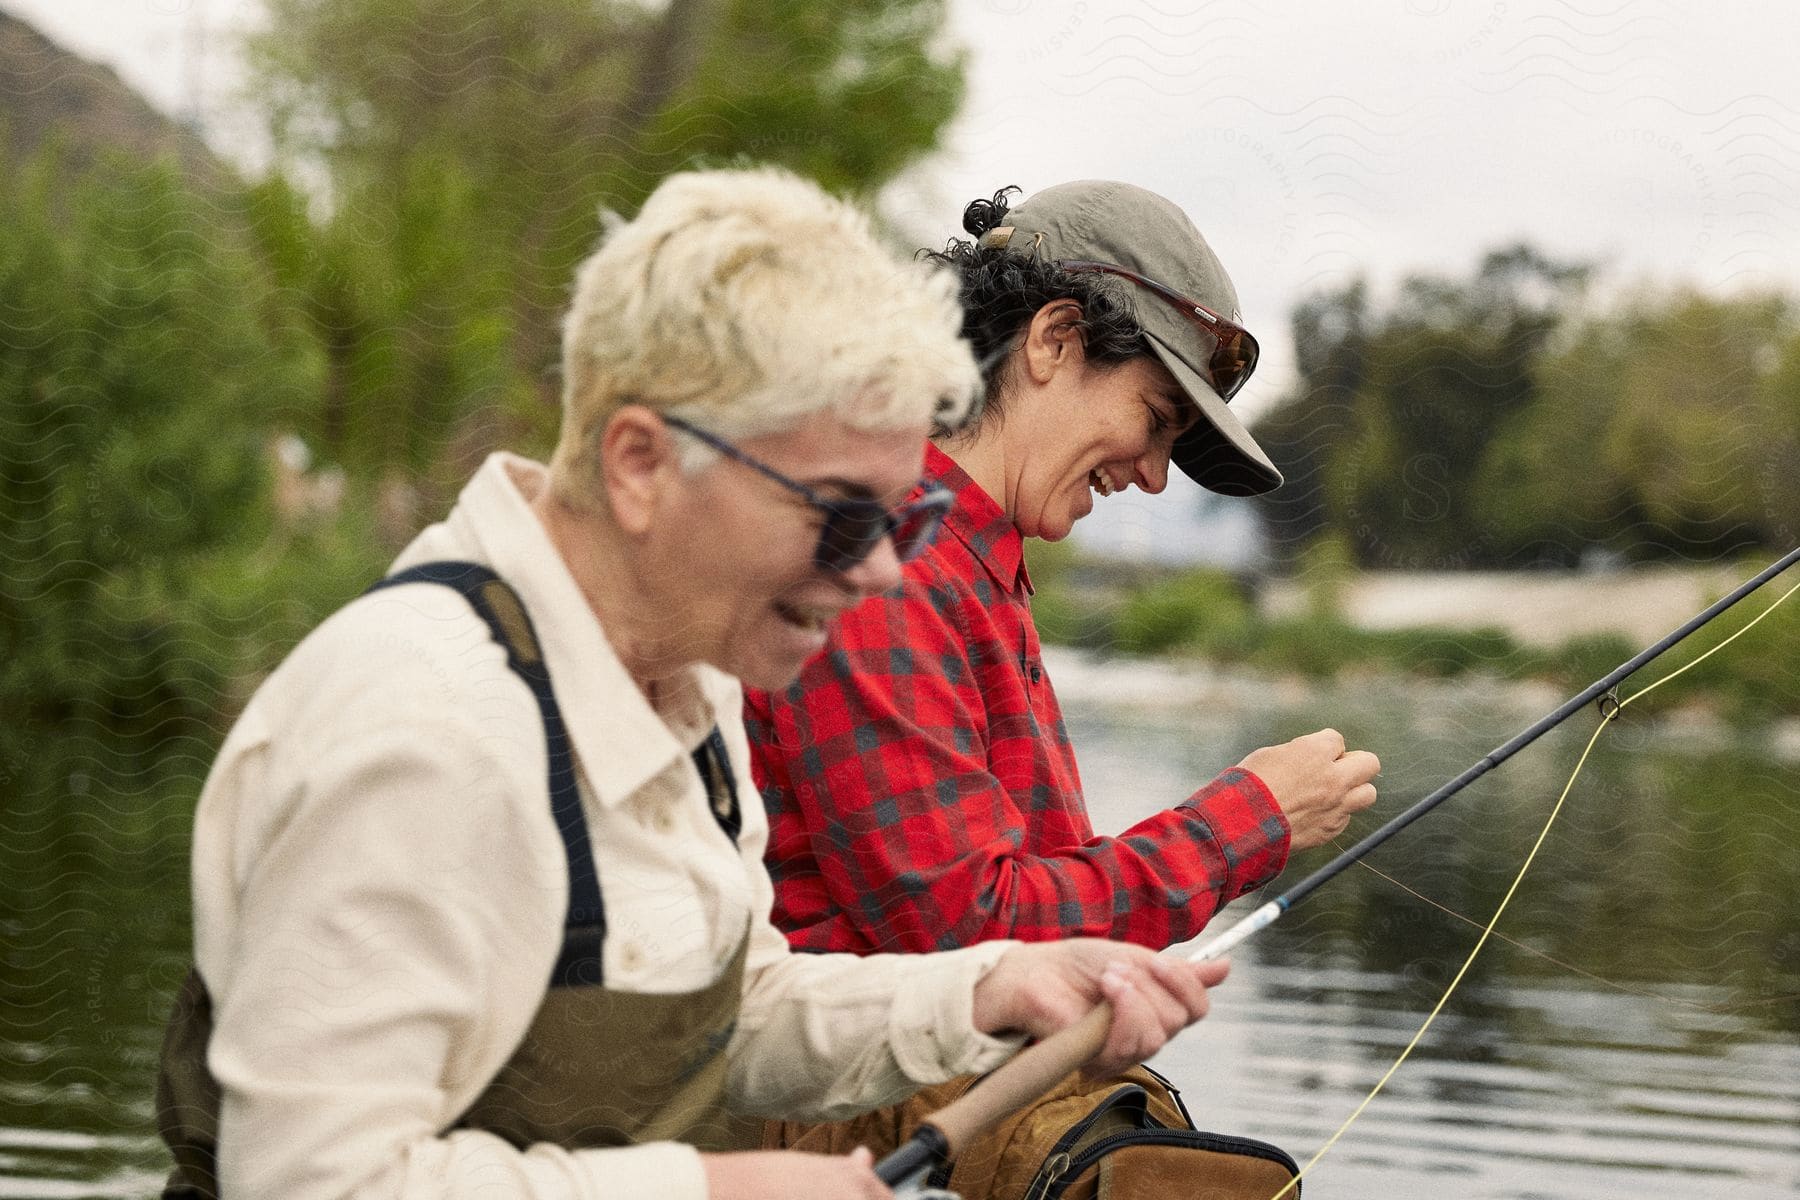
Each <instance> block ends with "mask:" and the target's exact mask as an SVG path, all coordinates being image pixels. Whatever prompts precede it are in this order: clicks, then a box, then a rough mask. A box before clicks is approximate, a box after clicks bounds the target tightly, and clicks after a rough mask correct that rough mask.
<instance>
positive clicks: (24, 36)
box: [0, 11, 230, 182]
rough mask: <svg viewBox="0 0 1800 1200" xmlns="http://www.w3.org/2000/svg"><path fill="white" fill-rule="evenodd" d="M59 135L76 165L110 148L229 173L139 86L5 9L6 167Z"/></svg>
mask: <svg viewBox="0 0 1800 1200" xmlns="http://www.w3.org/2000/svg"><path fill="white" fill-rule="evenodd" d="M52 138H56V139H60V141H61V144H62V146H63V149H64V153H65V155H66V163H67V166H68V167H69V168H70V169H73V170H80V169H82V168H84V167H87V166H90V165H92V164H93V163H94V162H96V161H97V160H98V159H99V158H100V157H101V156H102V155H103V154H105V153H106V152H107V151H116V152H119V153H121V154H123V155H125V156H127V157H129V158H132V159H137V160H145V159H156V158H173V159H174V160H175V161H177V162H179V163H180V164H181V166H182V168H183V169H184V170H185V171H187V172H188V173H189V174H190V175H191V176H193V177H195V178H197V179H200V180H203V181H209V182H210V181H222V180H224V179H225V178H227V177H228V176H229V174H230V172H229V169H228V168H226V167H225V166H224V165H223V164H222V163H221V162H220V161H219V159H218V158H217V157H215V156H214V155H213V154H212V152H211V151H210V150H208V149H207V147H206V144H205V142H203V141H202V140H201V139H200V137H199V136H198V135H197V134H195V133H194V132H193V131H191V130H189V129H187V128H185V127H184V126H183V125H182V124H181V123H180V122H178V121H176V120H174V119H173V118H171V117H168V116H166V115H164V114H163V113H162V112H160V111H158V110H157V109H156V108H155V107H153V106H152V105H151V104H150V103H149V102H148V101H146V100H145V99H144V98H143V97H142V96H140V95H138V94H137V93H136V92H135V91H133V90H132V89H131V88H130V87H129V86H128V85H127V84H126V83H125V82H124V81H123V80H121V79H120V78H119V77H118V75H117V74H115V73H114V72H113V70H112V68H110V67H105V66H101V65H100V64H99V63H94V62H90V61H88V60H87V59H85V58H82V57H81V56H80V55H78V54H74V53H72V52H70V51H68V50H65V49H63V48H62V47H61V46H59V45H57V44H56V43H55V42H53V41H51V40H50V39H49V38H47V37H45V36H44V35H43V34H42V33H39V32H38V31H37V29H36V28H34V27H33V26H32V25H30V24H29V23H27V22H25V21H22V20H20V19H19V18H17V17H14V16H11V15H9V14H7V13H6V12H4V11H0V169H9V168H11V167H12V166H13V165H15V164H17V163H19V162H22V161H24V160H26V159H28V158H29V157H30V156H31V155H32V154H33V153H35V152H36V151H37V150H38V149H39V147H41V146H42V145H43V144H44V143H45V142H46V141H48V140H50V139H52Z"/></svg>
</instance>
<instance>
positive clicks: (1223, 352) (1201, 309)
mask: <svg viewBox="0 0 1800 1200" xmlns="http://www.w3.org/2000/svg"><path fill="white" fill-rule="evenodd" d="M1056 265H1057V266H1059V267H1061V268H1062V269H1063V270H1065V271H1071V272H1074V273H1076V274H1082V273H1084V272H1099V273H1102V274H1106V275H1117V276H1120V277H1121V278H1123V279H1129V280H1131V282H1133V283H1135V284H1137V285H1138V286H1139V287H1141V288H1143V289H1144V290H1145V291H1147V292H1149V293H1150V294H1151V295H1153V296H1155V297H1156V298H1157V299H1158V300H1161V301H1162V302H1163V303H1165V304H1167V305H1169V307H1171V308H1173V309H1174V310H1175V311H1176V312H1178V313H1180V314H1181V316H1182V317H1183V318H1184V319H1185V320H1186V321H1187V322H1188V324H1190V325H1192V326H1193V327H1194V328H1195V330H1196V331H1198V332H1199V334H1200V339H1201V341H1202V343H1203V344H1205V345H1206V346H1207V348H1208V349H1207V355H1206V362H1205V364H1204V365H1203V366H1202V368H1201V373H1202V374H1203V375H1205V377H1206V382H1207V384H1208V385H1209V386H1210V387H1211V388H1212V390H1213V391H1215V392H1217V393H1219V399H1221V400H1230V399H1231V398H1232V397H1233V396H1235V395H1237V394H1238V389H1239V388H1241V387H1243V386H1244V384H1245V383H1246V382H1247V381H1248V380H1249V378H1250V372H1252V371H1254V370H1256V359H1257V356H1258V355H1259V354H1260V353H1261V350H1260V348H1259V347H1258V346H1257V344H1256V339H1255V338H1253V337H1251V336H1250V331H1249V330H1248V329H1245V328H1244V327H1243V326H1242V325H1239V324H1238V323H1237V322H1236V321H1233V320H1230V319H1228V318H1225V317H1221V316H1220V315H1219V314H1218V313H1216V312H1214V311H1213V310H1212V309H1210V308H1208V307H1206V305H1204V304H1202V303H1200V302H1199V301H1198V300H1193V299H1189V298H1188V297H1186V296H1184V295H1182V294H1181V293H1180V292H1178V291H1176V290H1175V289H1174V288H1172V287H1170V286H1168V285H1167V284H1164V283H1158V282H1156V280H1154V279H1149V278H1146V277H1145V276H1143V275H1139V274H1138V273H1137V272H1136V271H1130V270H1127V269H1126V268H1124V267H1121V266H1119V265H1118V264H1116V263H1105V262H1091V261H1088V260H1086V259H1076V258H1071V259H1064V260H1062V261H1061V262H1058V263H1057V264H1056Z"/></svg>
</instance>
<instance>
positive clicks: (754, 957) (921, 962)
mask: <svg viewBox="0 0 1800 1200" xmlns="http://www.w3.org/2000/svg"><path fill="white" fill-rule="evenodd" d="M544 479H545V473H544V469H543V468H542V467H541V466H539V465H538V464H536V463H531V462H528V461H526V460H524V459H520V458H516V457H513V456H510V455H495V456H493V457H492V458H490V459H489V460H488V461H487V463H486V464H485V465H484V466H483V467H482V468H481V470H480V471H479V472H478V473H477V474H476V475H475V477H474V478H473V479H472V480H471V481H470V483H469V485H468V487H467V488H466V489H465V491H464V492H463V494H462V497H461V499H460V500H459V501H458V503H457V506H456V508H455V509H454V511H452V513H451V514H450V516H449V518H448V519H447V520H445V521H444V522H443V523H442V524H439V525H435V526H433V527H432V528H430V529H428V530H426V531H425V532H424V533H422V534H421V535H420V536H419V537H418V539H417V540H416V541H415V542H414V543H413V544H412V545H411V546H409V547H408V548H407V550H406V552H405V553H404V554H402V555H401V556H400V558H399V560H398V561H397V562H396V563H395V568H396V569H400V568H404V567H408V566H412V565H414V564H416V563H421V562H427V561H432V560H437V559H460V560H472V561H475V562H480V563H485V564H487V565H489V566H491V567H492V568H493V569H494V570H495V571H497V572H498V573H499V574H500V575H501V577H502V578H504V579H506V580H507V582H509V583H510V584H511V585H512V586H513V587H514V588H515V589H516V590H517V591H518V593H519V595H520V596H521V597H522V598H523V600H524V602H525V605H526V608H527V609H528V610H529V611H530V613H531V616H532V619H533V621H534V623H535V625H536V628H537V632H538V636H539V639H540V640H541V642H542V643H543V647H544V652H545V657H546V659H547V661H548V663H549V666H550V675H551V679H552V681H553V684H554V686H555V688H556V692H557V698H558V701H559V703H560V704H561V707H562V711H563V715H564V717H565V719H566V722H567V725H568V728H569V733H570V738H571V741H572V744H573V747H574V751H575V755H576V759H577V762H578V767H579V774H580V781H579V782H580V790H581V799H582V803H583V806H584V808H585V810H586V815H587V820H588V828H589V833H590V838H591V841H592V844H593V853H594V858H595V862H596V865H597V867H598V870H599V876H600V886H601V893H602V898H603V900H604V903H605V908H606V916H607V937H606V942H605V948H604V962H603V966H604V972H605V978H606V981H607V986H608V987H611V988H618V989H621V990H627V991H643V992H682V991H691V990H694V989H697V988H700V987H702V986H704V985H705V984H707V983H709V982H711V981H712V980H713V979H715V978H716V977H717V974H718V972H719V970H720V969H721V968H722V967H723V966H724V965H725V964H726V962H727V961H728V960H729V958H730V957H731V955H732V952H733V951H734V950H735V948H736V944H737V941H738V939H739V938H740V937H741V936H742V934H743V931H744V929H745V927H746V923H748V926H749V928H750V937H751V945H750V951H749V962H748V975H747V977H746V983H745V989H744V1007H743V1013H742V1015H741V1017H740V1020H739V1024H738V1029H737V1033H736V1035H735V1037H734V1038H733V1040H732V1043H731V1046H730V1049H729V1054H730V1056H731V1062H732V1071H731V1083H730V1087H731V1097H732V1101H733V1103H734V1105H735V1106H736V1107H738V1108H740V1109H741V1110H743V1111H746V1112H751V1113H757V1114H765V1115H784V1116H790V1117H796V1118H802V1119H808V1118H831V1117H836V1116H843V1115H848V1114H849V1113H850V1112H853V1111H857V1110H860V1109H862V1108H867V1107H872V1106H875V1105H878V1104H884V1103H889V1102H891V1101H893V1100H896V1099H898V1098H900V1097H901V1096H904V1095H906V1094H908V1093H910V1092H911V1091H913V1090H915V1089H916V1088H917V1087H919V1086H921V1085H923V1084H926V1083H933V1082H937V1081H939V1080H942V1079H947V1078H949V1077H951V1076H953V1075H956V1074H959V1073H962V1072H966V1071H980V1070H987V1069H991V1068H992V1067H994V1066H995V1065H997V1064H998V1063H999V1062H1000V1061H1002V1060H1003V1059H1004V1058H1005V1057H1006V1056H1007V1054H1008V1053H1009V1052H1010V1051H1011V1049H1012V1048H1013V1047H1014V1046H1015V1045H1016V1043H1013V1042H1006V1041H1001V1040H996V1039H993V1038H989V1037H986V1036H984V1035H982V1034H980V1033H978V1032H976V1031H975V1029H974V1028H973V1025H972V1023H971V1003H972V1002H971V994H972V991H973V988H974V984H975V982H976V981H977V980H978V979H979V978H980V977H981V975H982V974H984V973H985V972H986V971H987V970H988V969H989V968H990V967H991V966H992V965H993V963H994V961H995V960H996V959H997V958H998V957H999V956H1000V954H1001V953H1002V952H1004V950H1005V949H1006V948H1007V945H1008V944H1007V943H990V944H987V945H983V946H978V947H974V948H971V949H968V950H958V951H953V952H950V953H946V954H937V955H930V956H909V957H903V956H892V955H883V956H875V957H869V958H855V957H851V956H845V955H796V954H791V953H790V952H789V950H788V946H787V942H786V941H785V940H784V939H783V938H782V936H781V934H780V933H779V932H778V931H777V930H776V929H775V928H774V927H773V926H772V925H771V924H770V923H769V910H770V905H771V901H772V892H771V888H770V883H769V878H768V875H767V873H766V871H765V870H764V868H763V864H762V854H763V848H764V845H765V843H766V841H767V837H768V824H767V820H766V818H765V816H764V814H763V811H762V806H761V805H760V803H758V801H757V798H756V792H755V789H754V788H753V787H751V786H750V785H749V783H748V781H749V778H750V768H749V755H748V748H747V746H746V744H745V739H744V729H743V724H742V721H741V717H740V704H741V699H740V694H739V689H738V685H737V683H736V681H735V680H733V679H732V678H730V677H729V676H726V675H723V674H721V673H719V672H717V671H715V670H713V669H711V668H708V667H697V668H694V669H693V670H692V673H691V683H692V685H693V686H692V687H689V688H685V689H683V688H676V689H673V690H674V691H675V692H677V693H680V695H678V696H677V697H676V698H675V699H674V700H672V701H670V702H669V703H668V704H667V705H666V707H665V709H664V711H660V712H659V711H657V710H655V709H653V708H652V707H651V706H650V704H649V703H648V702H647V701H646V700H645V698H644V695H643V694H642V692H640V691H639V689H638V688H637V687H636V686H635V685H634V684H633V683H632V681H631V679H630V678H629V677H628V676H627V675H626V673H625V671H624V669H623V667H622V666H621V665H620V663H619V661H618V659H617V658H616V657H615V656H614V654H613V652H612V650H611V648H610V647H609V646H608V644H607V642H606V639H605V637H604V635H603V634H602V632H601V630H600V628H599V624H598V622H597V621H596V619H595V617H594V614H593V610H592V609H591V608H589V607H588V605H587V603H586V602H585V601H584V599H583V598H582V596H581V594H580V592H579V591H578V590H577V588H576V585H575V583H574V581H573V579H572V578H571V577H570V576H569V574H568V572H567V571H566V569H565V568H564V567H563V565H562V560H561V559H560V558H559V557H558V555H557V554H556V552H555V550H554V549H553V548H552V546H551V543H550V541H549V538H548V536H547V535H546V534H545V532H544V530H543V528H542V526H541V525H540V524H539V523H538V521H537V519H536V517H535V516H534V515H533V514H532V512H531V510H530V508H529V504H530V498H531V497H532V496H535V495H536V490H537V489H538V488H541V487H542V486H544ZM715 722H717V724H718V725H719V727H720V729H721V730H722V731H723V733H724V736H725V741H726V745H727V747H728V749H729V752H730V757H731V762H732V765H733V767H734V769H735V770H736V772H737V777H738V779H739V780H740V781H742V783H741V785H740V789H739V794H740V798H741V800H742V802H743V830H742V834H741V836H740V838H739V842H738V844H737V845H736V846H733V845H732V843H731V841H730V839H729V838H727V837H726V836H725V834H724V832H723V831H722V830H721V829H720V828H719V826H718V823H717V822H716V821H715V820H714V818H713V816H712V813H711V811H710V808H709V805H708V800H707V796H706V794H705V791H704V789H703V787H702V785H701V782H700V780H699V776H698V774H697V772H696V771H695V770H694V769H693V765H692V762H691V760H690V757H689V755H690V753H691V752H692V750H693V749H694V748H695V747H696V746H698V745H699V743H700V741H701V740H702V739H703V737H704V736H705V734H706V732H707V731H708V730H709V729H710V728H711V727H712V725H713V724H714V723H715ZM567 887H568V883H567V869H566V867H565V865H564V858H563V849H562V843H561V840H560V838H559V837H558V835H557V832H556V827H555V824H554V822H553V820H552V818H551V815H550V809H549V803H548V800H547V797H546V791H545V752H544V736H543V726H542V722H541V719H540V717H539V714H538V709H537V706H536V704H535V702H534V701H533V699H532V697H531V693H530V691H529V690H528V689H527V688H526V687H525V685H524V684H523V683H522V682H521V681H520V680H519V678H518V677H517V676H516V675H515V674H513V672H512V671H510V670H509V669H508V668H507V666H506V661H505V656H504V653H503V651H502V650H501V649H500V648H499V647H498V646H497V645H496V644H495V643H494V642H493V641H492V640H491V639H490V638H489V636H488V632H487V628H486V626H485V625H483V624H482V622H481V621H480V619H479V618H478V617H476V616H475V615H474V613H473V612H472V611H471V610H470V608H469V607H468V604H467V603H466V602H465V601H464V600H463V599H462V598H461V597H460V596H458V595H457V594H456V593H454V592H452V591H451V590H450V589H448V588H445V587H441V586H437V585H433V584H414V585H410V586H406V587H400V588H391V589H388V590H385V591H382V592H379V593H376V594H374V595H372V596H367V597H364V598H362V599H359V600H357V601H356V602H355V603H353V604H351V605H349V606H348V607H346V608H345V609H343V610H341V611H340V612H338V613H337V614H336V615H334V616H333V617H331V618H330V619H329V620H327V621H326V622H325V623H324V624H322V625H321V626H320V627H319V628H318V629H317V630H315V631H314V632H313V633H312V634H311V635H310V636H309V637H307V638H306V640H305V641H303V642H302V643H301V644H300V646H299V647H298V648H297V649H296V650H295V651H294V653H293V654H292V655H291V656H289V658H288V659H287V660H286V661H285V662H284V663H283V664H282V665H281V667H280V668H279V669H278V670H277V671H276V672H275V673H274V674H273V675H272V676H271V677H270V678H269V679H268V681H267V682H266V683H265V684H264V685H263V687H262V688H261V689H260V690H259V691H258V692H257V693H256V696H255V697H254V699H252V701H251V702H250V704H249V706H248V707H247V709H246V710H245V712H244V715H243V717H242V719H241V720H239V722H238V723H237V725H236V726H235V727H234V728H233V729H232V731H231V734H230V736H229V737H228V738H227V739H226V742H225V745H224V748H223V749H222V751H221V752H220V754H219V757H218V760H217V762H216V763H215V765H214V767H213V770H212V773H211V775H210V776H209V777H208V779H207V783H206V788H205V791H204V793H203V794H202V796H201V799H200V806H199V812H198V815H197V817H196V821H195V831H194V908H195V954H196V957H197V959H198V963H199V967H200V972H201V975H202V976H203V977H204V978H205V980H206V982H207V985H208V987H209V989H210V990H211V993H212V996H213V1000H214V1006H215V1007H214V1014H215V1021H216V1026H215V1031H214V1034H213V1039H212V1042H211V1045H210V1049H209V1054H208V1061H209V1063H210V1066H211V1068H212V1071H213V1074H214V1076H215V1077H216V1078H217V1079H218V1081H219V1083H220V1085H221V1086H222V1088H223V1092H224V1103H223V1107H222V1112H221V1136H220V1154H219V1159H220V1178H221V1184H222V1188H223V1192H224V1195H225V1196H227V1197H232V1198H245V1197H255V1198H257V1200H279V1198H286V1197H317V1198H319V1200H338V1198H340V1197H346V1196H356V1197H383V1198H388V1197H392V1198H396V1200H397V1198H402V1197H408V1198H410V1197H433V1198H444V1197H463V1196H470V1197H474V1196H482V1197H500V1196H506V1197H657V1198H659V1200H680V1198H684V1197H701V1196H704V1195H705V1194H706V1189H705V1184H704V1180H703V1177H702V1174H701V1167H700V1161H699V1156H698V1155H697V1153H696V1152H695V1151H694V1150H692V1149H691V1148H689V1147H686V1146H680V1145H674V1144H670V1143H654V1144H648V1145H641V1146H630V1147H625V1148H621V1149H614V1150H582V1151H573V1152H571V1151H566V1150H562V1149H559V1148H556V1147H553V1146H547V1145H541V1146H534V1147H531V1148H529V1149H528V1150H526V1151H524V1152H522V1153H521V1152H519V1151H517V1150H515V1149H513V1148H512V1147H511V1146H509V1145H508V1144H506V1143H505V1142H503V1141H501V1140H500V1139H498V1138H496V1137H493V1136H491V1135H489V1134H486V1133H479V1132H473V1131H458V1132H454V1133H449V1134H444V1133H443V1131H444V1130H445V1129H446V1128H448V1127H449V1126H450V1124H451V1123H452V1122H453V1121H455V1120H456V1119H457V1118H458V1117H459V1116H460V1115H461V1114H462V1113H463V1111H464V1110H465V1109H466V1108H467V1107H468V1105H469V1104H470V1103H471V1102H472V1101H473V1100H474V1099H475V1097H476V1096H477V1095H478V1094H479V1093H480V1092H481V1091H482V1090H483V1089H484V1088H485V1087H486V1085H487V1083H488V1082H489V1081H490V1080H491V1079H492V1077H493V1076H494V1075H495V1073H496V1072H497V1071H498V1070H499V1068H500V1066H501V1065H502V1064H503V1063H504V1062H505V1060H506V1059H507V1058H508V1057H510V1055H511V1054H512V1052H513V1050H514V1047H515V1046H516V1045H517V1043H518V1042H519V1040H520V1039H521V1037H522V1036H523V1034H524V1032H525V1030H526V1027H527V1026H528V1025H529V1023H530V1022H531V1020H532V1017H533V1016H534V1014H535V1013H536V1011H537V1008H538V1005H539V1003H540V1001H541V1000H542V998H543V993H544V989H545V986H546V982H547V980H548V979H549V975H550V969H551V967H552V965H553V963H554V961H555V957H556V954H557V951H558V949H559V948H560V945H561V935H562V924H563V917H564V912H565V906H566V902H567Z"/></svg>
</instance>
